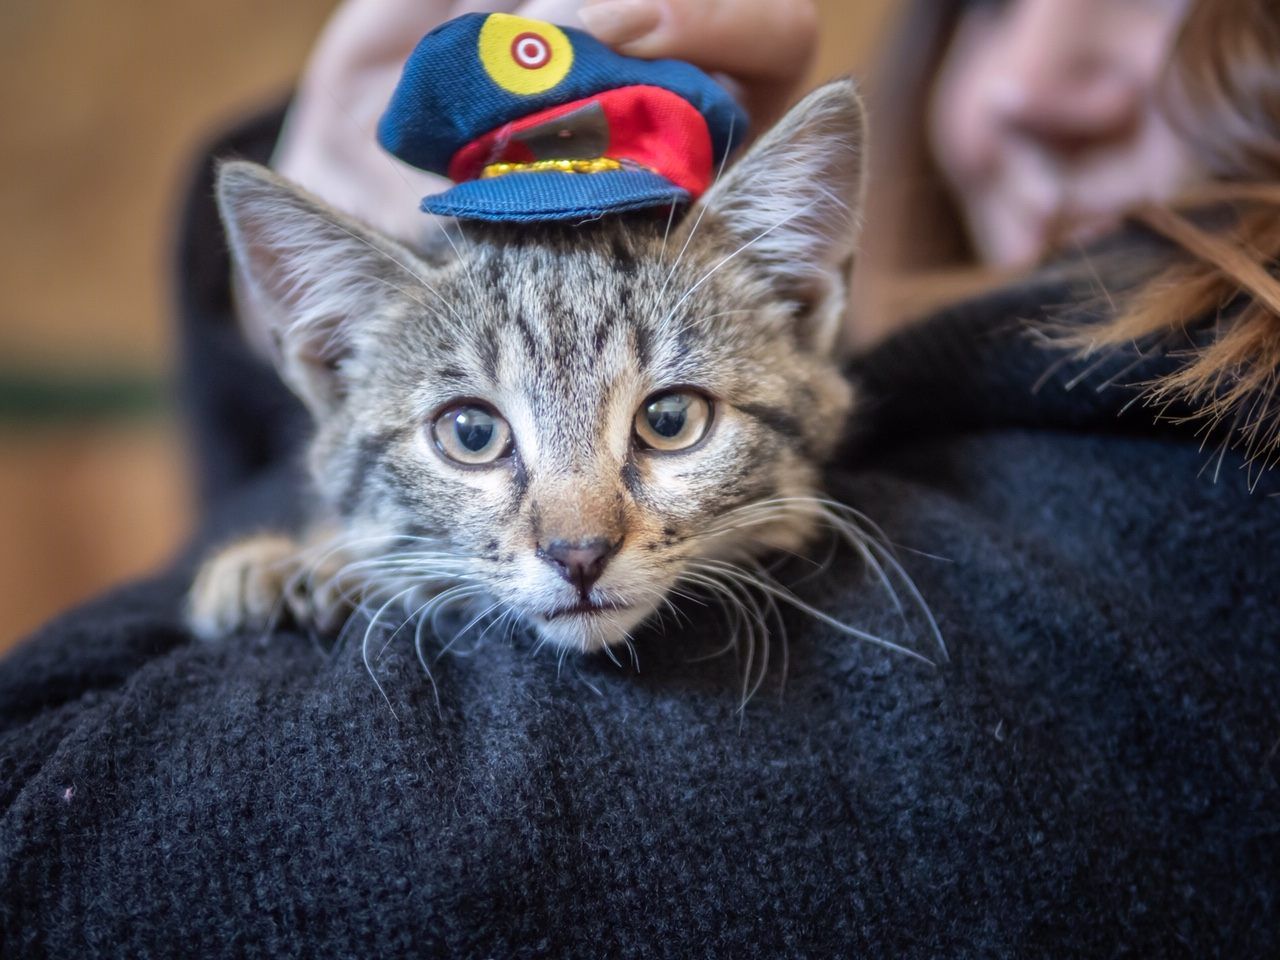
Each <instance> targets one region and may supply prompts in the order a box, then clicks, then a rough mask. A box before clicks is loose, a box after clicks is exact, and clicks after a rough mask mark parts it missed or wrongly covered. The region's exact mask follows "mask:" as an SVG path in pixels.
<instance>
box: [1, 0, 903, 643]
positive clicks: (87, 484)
mask: <svg viewBox="0 0 1280 960" xmlns="http://www.w3.org/2000/svg"><path fill="white" fill-rule="evenodd" d="M892 3H893V0H822V2H820V3H819V6H820V7H821V8H822V9H823V16H824V24H823V34H822V48H821V52H820V57H819V65H818V68H817V73H818V75H819V76H822V77H825V76H831V75H834V74H837V73H841V72H845V71H848V70H850V69H856V68H858V67H859V66H860V65H862V64H865V63H866V62H867V60H868V55H869V54H870V53H871V51H872V50H873V48H874V46H875V44H876V41H877V39H878V38H879V36H880V35H881V32H882V27H883V25H884V22H885V20H886V18H887V15H888V12H889V8H890V7H891V5H892ZM334 5H335V4H334V2H333V0H272V2H269V3H262V2H255V0H221V2H218V3H209V2H207V0H169V2H167V3H155V2H146V0H116V2H114V3H110V4H107V3H103V2H101V0H60V2H58V3H47V2H43V0H5V2H4V3H3V4H2V5H0V116H3V117H4V123H3V125H0V225H2V227H3V229H0V650H2V649H4V648H5V647H6V646H8V645H9V644H11V643H12V642H13V641H14V640H16V639H18V638H20V637H21V636H23V635H25V634H26V633H27V632H29V631H30V630H31V629H33V628H34V627H36V626H37V625H39V624H40V623H41V622H42V621H44V620H45V619H47V618H48V617H49V616H51V615H52V614H54V613H56V612H57V611H58V610H60V609H62V608H64V607H66V606H68V605H69V604H71V603H74V602H76V601H78V600H82V599H84V598H86V597H88V596H90V595H92V594H94V593H96V592H97V591H99V590H101V589H102V588H104V587H106V586H108V585H110V584H112V583H115V582H119V581H122V580H125V579H128V578H130V577H133V576H136V575H139V574H142V573H145V572H146V571H147V570H149V569H153V568H155V567H157V566H158V565H160V564H161V563H163V562H164V560H165V558H166V557H167V556H168V555H169V554H170V553H171V552H172V551H173V550H174V548H175V547H176V546H177V545H178V544H179V543H180V542H181V540H182V538H183V536H184V535H185V533H186V531H187V529H188V525H189V522H190V520H189V511H190V506H189V500H188V478H187V476H186V472H185V471H186V464H185V459H184V455H183V448H182V439H181V436H180V433H179V430H178V428H177V426H176V424H175V422H174V419H173V412H172V410H171V408H170V407H169V405H168V404H167V403H166V402H165V400H164V397H165V391H164V383H165V380H166V378H167V376H168V371H169V356H170V345H171V344H170V339H171V338H170V322H171V315H170V309H169V301H168V288H167V282H168V278H167V267H168V262H169V258H170V245H171V240H172V235H173V229H174V223H173V214H174V210H175V204H176V201H177V200H178V189H179V186H180V184H181V183H182V180H183V177H184V175H185V173H186V169H187V165H188V164H189V162H190V160H191V158H192V155H193V151H194V150H195V149H196V147H197V146H198V145H199V144H200V143H201V142H202V141H203V140H204V139H205V138H206V137H207V136H208V135H209V134H210V133H211V132H212V131H214V130H216V129H218V128H219V127H220V126H223V125H225V124H226V123H227V122H229V121H231V120H232V119H234V118H235V117H236V116H238V115H239V114H241V113H242V112H243V111H244V110H246V109H248V108H252V107H253V106H255V105H258V104H261V103H265V102H267V101H269V100H271V99H272V98H274V97H275V96H277V95H278V94H279V93H280V92H281V91H284V90H287V89H288V87H289V85H290V83H291V80H292V78H293V77H294V76H296V74H297V72H298V70H299V68H300V66H301V64H302V62H303V59H304V57H305V55H306V51H307V49H308V47H309V46H310V44H311V42H312V40H313V39H314V37H315V35H316V33H317V31H318V30H319V29H320V26H321V24H322V23H323V22H324V19H325V17H326V15H327V14H328V13H329V12H330V10H331V9H332V8H333V6H334ZM86 383H90V384H97V385H98V386H97V387H96V388H93V389H86V387H85V384H86ZM134 395H139V396H140V397H141V399H140V400H138V401H137V402H134V401H131V400H129V397H133V396H134ZM68 396H70V397H71V399H70V400H68V399H67V397H68ZM122 396H123V397H124V399H123V400H122V399H121V397H122ZM148 398H151V399H150V400H148ZM157 398H158V399H157Z"/></svg>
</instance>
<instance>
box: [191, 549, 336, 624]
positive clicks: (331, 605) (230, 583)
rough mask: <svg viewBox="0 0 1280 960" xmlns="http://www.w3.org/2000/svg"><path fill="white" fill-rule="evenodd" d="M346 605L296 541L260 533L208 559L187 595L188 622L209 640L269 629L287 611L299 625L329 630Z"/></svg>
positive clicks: (331, 583) (334, 585) (329, 581)
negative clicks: (313, 586)
mask: <svg viewBox="0 0 1280 960" xmlns="http://www.w3.org/2000/svg"><path fill="white" fill-rule="evenodd" d="M313 574H315V576H313ZM313 581H314V582H317V583H319V584H320V586H319V588H318V589H316V590H314V591H312V590H310V589H308V588H309V587H310V585H311V582H313ZM341 606H342V595H341V591H340V590H339V589H338V586H337V585H336V584H335V583H334V582H333V579H332V578H331V577H329V576H325V575H324V574H323V572H322V571H311V570H309V569H308V565H307V564H306V555H305V551H304V549H303V547H302V546H301V545H300V544H299V543H298V542H297V541H296V540H294V539H292V538H291V537H287V536H283V535H280V534H258V535H256V536H252V537H248V538H246V539H244V540H238V541H236V542H235V543H232V544H230V545H229V546H227V547H224V548H223V549H222V550H220V551H218V552H217V553H216V554H214V555H213V556H212V557H210V558H209V559H208V560H206V561H205V563H204V565H203V566H202V567H201V568H200V572H199V573H198V574H197V575H196V580H195V583H194V584H193V585H192V587H191V593H190V594H189V595H188V598H187V624H188V626H189V627H190V628H191V630H192V632H193V633H195V635H196V636H198V637H200V638H201V639H204V640H216V639H219V638H222V637H226V636H229V635H231V634H233V633H238V632H240V631H243V630H254V629H258V630H265V629H266V628H268V627H270V626H271V625H272V624H273V623H274V622H275V621H276V620H278V619H279V618H280V617H281V616H282V615H286V614H287V615H288V616H289V617H290V618H292V619H293V620H294V621H296V622H298V623H299V624H303V625H308V626H310V625H314V626H316V627H318V628H320V629H322V630H329V629H332V628H333V626H334V623H335V620H336V619H337V618H338V615H339V611H340V608H341Z"/></svg>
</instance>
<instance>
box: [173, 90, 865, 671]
mask: <svg viewBox="0 0 1280 960" xmlns="http://www.w3.org/2000/svg"><path fill="white" fill-rule="evenodd" d="M863 127H864V122H863V111H862V107H861V104H860V101H859V99H858V96H857V93H856V92H855V89H854V86H853V84H852V83H850V82H848V81H840V82H836V83H832V84H830V85H828V86H826V87H823V88H822V89H820V90H818V91H816V92H814V93H813V94H811V95H810V96H809V97H808V98H807V99H806V100H804V101H803V102H802V103H801V104H799V105H798V106H797V107H795V108H794V109H793V110H792V111H791V113H790V114H789V115H788V116H787V117H786V118H785V119H783V121H782V122H781V123H780V124H779V125H778V126H777V127H776V128H774V129H773V130H772V131H771V132H770V133H768V134H767V135H766V136H765V137H763V138H762V139H761V140H760V141H758V142H757V143H756V144H755V145H754V147H752V148H751V149H750V150H749V151H748V152H747V153H746V154H745V155H744V156H743V157H742V159H741V160H740V161H738V162H737V163H736V164H735V165H734V166H733V167H732V168H730V169H729V170H727V171H726V172H724V173H723V175H722V176H721V177H720V178H719V180H718V182H717V183H716V185H715V186H714V187H713V188H712V189H711V190H710V191H709V192H708V193H707V194H706V195H705V196H704V197H703V198H702V199H701V200H700V202H698V203H697V204H696V205H694V206H693V207H692V208H691V209H690V210H688V211H687V212H685V213H683V215H682V216H680V218H679V219H678V220H677V221H676V222H675V223H674V225H673V224H672V222H671V219H670V218H668V217H667V216H665V215H652V214H650V215H627V216H613V217H607V218H604V219H602V220H599V221H596V222H589V223H582V224H575V225H538V226H532V225H519V226H509V225H496V224H478V223H477V224H472V223H467V224H466V225H465V227H457V226H452V227H450V228H449V231H450V232H451V233H454V234H457V235H458V237H459V239H458V242H457V243H456V244H454V243H453V242H452V241H450V243H449V244H448V245H445V246H440V245H431V246H429V247H428V248H427V249H425V250H423V251H418V252H415V251H411V250H410V249H408V248H406V247H404V246H402V245H400V244H398V243H396V242H393V241H392V240H390V239H388V238H386V237H384V236H379V235H377V234H376V233H373V232H371V231H370V230H368V229H366V228H365V227H363V226H361V225H359V224H357V223H355V222H353V221H351V220H349V219H347V218H346V217H344V216H342V215H340V214H338V213H335V212H334V211H332V210H330V209H328V208H327V207H325V206H324V205H322V204H321V203H319V202H318V201H316V200H315V199H313V198H311V197H308V196H306V195H304V194H303V193H301V192H300V191H298V190H296V189H294V188H293V187H292V186H290V185H289V184H287V183H285V182H284V181H282V180H281V179H279V178H278V177H276V176H274V175H273V174H271V173H270V172H269V171H267V170H266V169H264V168H262V167H259V166H256V165H254V164H249V163H243V162H234V163H227V164H226V165H224V166H223V167H222V170H221V173H220V177H219V181H218V200H219V203H220V206H221V210H222V214H223V217H224V220H225V222H226V228H227V234H228V236H229V238H230V244H231V249H232V253H233V257H234V261H235V267H236V273H237V280H238V283H239V285H240V290H241V294H242V296H243V297H245V298H247V299H248V300H249V301H251V302H252V304H253V306H254V308H255V309H257V310H260V311H262V312H264V313H265V314H266V315H267V316H269V317H271V318H272V324H273V331H274V339H275V341H276V343H277V345H278V366H279V370H280V374H281V376H282V377H283V378H284V380H285V381H286V382H287V383H288V384H289V386H290V387H291V388H292V389H293V390H294V391H295V392H296V393H297V394H298V396H299V397H301V398H302V400H303V401H305V403H306V405H307V406H308V407H309V408H310V411H311V413H312V414H313V415H314V418H315V424H316V434H315V438H314V440H313V441H312V443H311V446H310V456H309V464H310V469H311V474H312V476H313V478H314V482H315V486H316V488H317V491H318V493H319V495H320V501H321V502H322V503H323V504H324V510H323V515H321V516H318V517H317V518H316V522H315V525H314V528H313V529H312V530H311V531H309V532H308V533H306V534H305V535H304V536H302V537H300V538H296V539H295V538H293V537H290V536H285V535H282V534H269V535H259V536H255V537H251V538H249V539H247V540H243V541H240V542H238V543H233V544H231V545H230V546H227V547H225V548H224V549H223V550H222V551H220V552H219V553H217V554H216V555H215V556H213V557H212V558H211V559H210V560H209V561H208V562H207V563H206V564H205V565H204V567H203V568H202V570H201V572H200V574H199V576H198V578H197V581H196V583H195V586H194V588H193V590H192V594H191V597H190V608H189V610H190V622H191V625H192V627H193V629H194V630H195V632H196V633H198V634H199V635H201V636H203V637H218V636H222V635H226V634H229V633H232V632H235V631H239V630H242V629H245V628H251V627H258V628H260V627H262V626H264V625H265V624H266V623H267V622H268V621H269V619H270V618H271V617H272V615H273V614H274V613H275V612H277V611H279V610H280V609H281V607H282V606H284V607H286V608H288V609H289V610H291V611H292V613H293V614H294V615H295V616H297V617H299V618H301V619H303V620H306V621H312V622H320V623H321V624H324V623H330V624H333V623H337V622H340V615H341V616H345V613H346V607H345V605H346V604H347V603H353V602H354V603H356V604H361V603H362V604H364V605H365V606H367V607H368V608H370V609H371V610H377V609H379V608H381V607H383V606H384V605H387V604H393V603H394V604H398V605H399V607H400V608H401V609H403V610H405V611H407V612H408V613H410V614H412V613H414V612H415V611H416V612H417V613H418V615H419V616H420V617H424V616H427V613H428V612H429V611H430V610H432V609H435V608H436V605H438V604H441V603H445V602H448V603H458V604H466V605H470V606H473V607H474V609H475V610H476V612H477V613H479V612H480V611H484V610H496V611H501V612H503V613H505V614H506V615H507V616H508V618H509V619H512V620H514V619H516V618H519V619H520V620H522V621H524V622H525V623H527V624H529V625H531V626H532V627H533V628H534V629H535V630H536V631H537V633H538V634H539V635H540V636H541V638H542V639H544V640H547V641H550V642H553V643H555V644H558V645H562V646H564V647H568V648H576V649H580V650H588V651H589V650H595V649H600V648H603V647H608V646H609V645H612V644H616V643H619V642H622V641H624V639H625V638H626V637H627V635H628V633H629V632H630V631H632V630H633V629H634V628H636V627H637V625H639V624H640V623H641V622H642V621H644V620H645V619H646V618H647V617H649V616H650V615H651V614H653V613H654V612H655V611H657V610H658V609H659V607H660V606H662V605H663V604H664V603H667V602H668V599H667V598H668V594H669V593H670V592H671V591H672V590H673V589H677V588H678V585H681V584H697V583H699V582H702V581H706V580H714V579H716V574H717V571H720V572H723V571H724V570H725V569H727V567H726V565H736V564H749V563H751V562H753V561H754V560H755V559H756V558H758V557H760V556H763V555H765V554H767V553H769V552H772V551H778V550H788V551H799V550H801V549H803V547H804V545H805V543H806V541H807V540H808V539H809V538H810V537H811V535H812V534H813V532H814V530H815V528H816V526H817V524H818V522H819V512H818V511H815V510H814V509H813V506H812V505H813V503H814V502H815V501H814V500H813V497H814V496H815V495H816V494H817V484H818V480H819V470H820V467H821V465H822V463H823V461H824V459H826V458H827V457H829V456H830V454H831V453H832V451H833V448H834V446H835V444H836V443H837V440H838V438H839V437H840V436H841V432H842V428H843V426H844V423H845V420H846V417H847V415H848V413H849V411H850V408H851V405H852V400H853V395H852V390H851V388H850V385H849V384H848V383H847V382H846V380H845V379H844V378H843V377H842V376H841V374H840V372H839V370H838V368H837V363H836V359H835V357H834V355H833V351H834V343H835V340H836V338H837V333H838V330H839V327H840V323H841V318H842V315H843V309H844V301H845V283H846V274H847V269H848V266H849V263H850V260H851V257H852V254H853V244H854V238H855V236H856V233H857V226H858V223H857V220H858V217H857V213H858V207H859V203H860V197H861V191H862V166H863V164H862V158H863ZM518 175H519V174H513V176H518ZM442 236H447V234H444V233H443V231H442Z"/></svg>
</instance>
